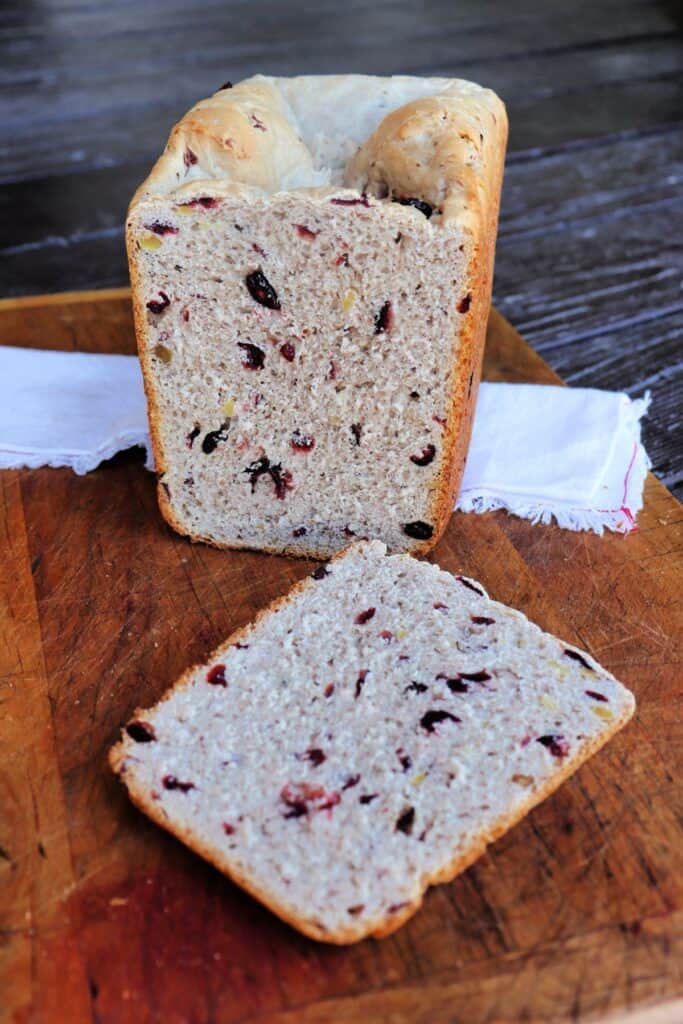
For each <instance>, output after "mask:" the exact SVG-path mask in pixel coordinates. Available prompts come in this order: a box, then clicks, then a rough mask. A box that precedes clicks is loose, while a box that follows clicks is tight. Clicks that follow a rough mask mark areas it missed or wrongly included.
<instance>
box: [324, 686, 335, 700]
mask: <svg viewBox="0 0 683 1024" xmlns="http://www.w3.org/2000/svg"><path fill="white" fill-rule="evenodd" d="M323 693H324V694H325V696H326V697H331V696H332V694H333V693H334V683H328V684H327V686H326V687H325V689H324V690H323Z"/></svg>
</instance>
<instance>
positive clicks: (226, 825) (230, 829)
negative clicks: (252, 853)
mask: <svg viewBox="0 0 683 1024" xmlns="http://www.w3.org/2000/svg"><path fill="white" fill-rule="evenodd" d="M223 831H224V832H225V834H226V836H232V835H234V834H235V826H234V825H231V824H230V822H229V821H224V822H223Z"/></svg>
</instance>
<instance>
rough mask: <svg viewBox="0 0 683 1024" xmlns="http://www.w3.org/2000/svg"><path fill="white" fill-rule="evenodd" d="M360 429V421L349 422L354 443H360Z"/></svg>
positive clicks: (361, 427)
mask: <svg viewBox="0 0 683 1024" xmlns="http://www.w3.org/2000/svg"><path fill="white" fill-rule="evenodd" d="M362 429H363V426H362V424H360V423H352V424H351V433H352V434H353V439H354V442H355V444H356V445H360V435H361V431H362Z"/></svg>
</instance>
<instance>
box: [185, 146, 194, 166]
mask: <svg viewBox="0 0 683 1024" xmlns="http://www.w3.org/2000/svg"><path fill="white" fill-rule="evenodd" d="M183 163H184V164H185V166H186V167H192V165H193V164H196V163H197V154H196V153H193V152H192V150H191V149H190V147H189V146H188V147H187V148H186V149H185V152H184V153H183Z"/></svg>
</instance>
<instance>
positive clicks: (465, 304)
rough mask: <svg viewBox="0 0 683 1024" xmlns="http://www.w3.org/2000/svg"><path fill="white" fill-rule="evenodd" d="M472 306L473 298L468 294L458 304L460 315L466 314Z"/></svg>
mask: <svg viewBox="0 0 683 1024" xmlns="http://www.w3.org/2000/svg"><path fill="white" fill-rule="evenodd" d="M471 304H472V296H471V294H470V293H469V292H468V293H467V295H466V296H465V298H464V299H461V301H460V302H459V303H458V313H466V312H467V310H468V309H469V308H470V306H471Z"/></svg>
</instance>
